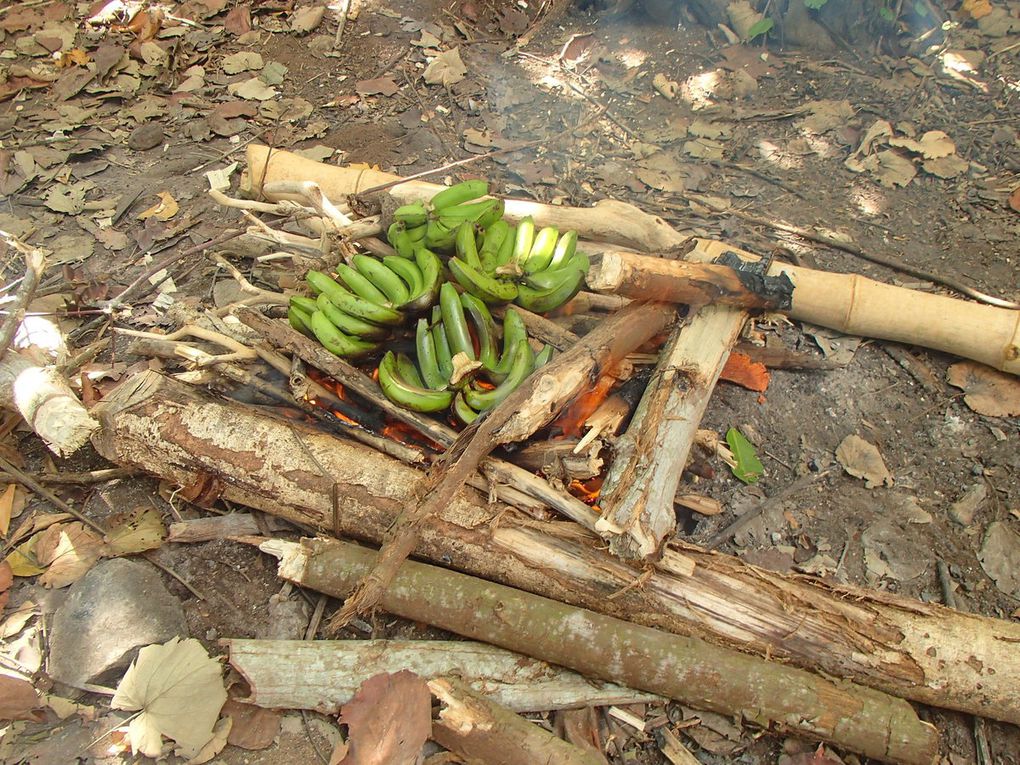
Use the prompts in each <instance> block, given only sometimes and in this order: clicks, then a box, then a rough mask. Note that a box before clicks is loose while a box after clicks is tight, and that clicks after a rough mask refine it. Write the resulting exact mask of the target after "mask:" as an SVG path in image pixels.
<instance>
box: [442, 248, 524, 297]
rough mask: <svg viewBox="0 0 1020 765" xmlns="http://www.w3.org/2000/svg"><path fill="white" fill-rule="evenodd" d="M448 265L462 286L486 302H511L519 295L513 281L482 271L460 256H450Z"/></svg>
mask: <svg viewBox="0 0 1020 765" xmlns="http://www.w3.org/2000/svg"><path fill="white" fill-rule="evenodd" d="M446 265H447V267H448V268H449V269H450V273H451V274H452V275H453V278H454V279H456V280H457V283H458V284H459V285H460V286H461V287H463V288H464V289H465V290H467V291H468V292H470V293H471V294H472V295H474V296H475V297H478V298H481V299H482V300H484V301H485V302H486V303H492V304H499V303H509V302H510V301H511V300H513V299H514V298H515V297H516V296H517V285H516V284H514V283H513V282H511V281H509V280H507V279H500V278H498V277H496V276H489V275H488V274H485V273H482V272H481V271H480V270H479V269H477V268H473V267H472V266H470V265H468V264H467V263H465V262H464V261H463V260H460V259H459V258H450V259H449V260H448V261H447V263H446Z"/></svg>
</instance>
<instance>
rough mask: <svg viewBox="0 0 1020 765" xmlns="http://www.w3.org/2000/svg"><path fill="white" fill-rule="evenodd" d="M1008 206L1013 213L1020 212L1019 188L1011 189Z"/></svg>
mask: <svg viewBox="0 0 1020 765" xmlns="http://www.w3.org/2000/svg"><path fill="white" fill-rule="evenodd" d="M1009 206H1010V207H1011V208H1012V209H1013V211H1014V212H1020V186H1017V187H1016V188H1015V189H1013V193H1012V194H1010V195H1009Z"/></svg>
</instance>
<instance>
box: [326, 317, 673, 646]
mask: <svg viewBox="0 0 1020 765" xmlns="http://www.w3.org/2000/svg"><path fill="white" fill-rule="evenodd" d="M675 316H676V314H675V312H674V311H673V310H672V309H671V308H668V307H666V306H665V305H663V304H662V303H646V304H642V305H634V306H628V307H627V308H624V309H623V310H622V311H620V312H619V313H617V314H614V315H612V316H611V317H609V318H608V319H606V320H605V321H604V322H603V323H602V325H601V326H599V327H598V328H597V329H596V330H594V331H593V332H590V333H589V334H587V335H585V337H584V338H582V339H581V340H580V341H578V342H577V343H576V344H575V345H574V346H573V347H572V348H571V349H570V350H569V351H566V352H564V353H562V354H560V355H559V356H557V357H555V358H554V359H553V360H552V361H550V362H549V363H548V364H546V365H545V366H544V367H542V368H541V369H539V370H538V371H536V372H534V373H533V374H532V375H531V376H530V377H528V379H527V380H525V381H524V382H523V383H522V384H521V385H520V387H518V388H517V389H516V390H515V391H514V392H513V393H511V394H510V395H509V396H507V398H506V399H504V400H503V401H502V402H501V403H500V404H498V405H497V406H496V407H495V408H494V409H492V410H491V411H490V412H489V413H488V414H487V415H486V416H485V417H483V418H481V419H480V420H478V421H477V422H476V423H475V424H473V425H471V426H469V427H468V428H467V429H465V430H464V431H463V432H462V433H461V435H460V436H459V437H458V439H457V441H456V442H455V443H454V444H453V445H452V446H451V447H450V448H449V449H448V450H447V453H446V463H445V464H444V465H443V466H442V469H441V470H440V471H438V472H436V473H435V474H434V475H433V476H432V480H431V481H430V485H429V486H428V488H427V489H426V492H425V493H424V495H423V496H422V497H420V498H418V497H415V499H414V500H413V501H412V502H411V503H410V504H409V505H407V506H406V507H405V508H404V511H403V512H402V513H401V517H400V519H399V520H398V521H397V523H396V524H395V526H394V528H393V531H392V533H391V534H389V535H388V536H387V539H386V541H385V542H384V543H383V545H382V548H381V549H380V550H379V558H378V560H377V562H376V565H375V567H374V568H373V569H372V572H371V574H370V575H369V576H368V577H366V579H365V581H364V582H362V584H361V585H360V586H359V587H358V589H357V590H356V591H355V592H354V594H353V595H352V596H351V597H349V598H348V599H347V600H346V602H345V603H344V605H343V608H341V609H340V610H339V611H338V612H337V613H336V614H335V615H334V616H333V619H332V620H331V623H330V624H331V626H332V627H333V628H334V629H336V630H339V629H340V628H341V627H343V626H344V625H345V624H347V622H348V621H349V620H350V619H352V618H354V616H356V615H357V614H362V613H365V612H366V611H368V610H371V609H372V608H374V607H375V605H376V603H377V602H378V601H379V598H380V597H381V596H382V594H383V592H384V591H385V590H386V588H387V587H388V586H389V584H390V582H392V581H393V577H394V576H396V573H397V570H398V569H399V568H400V564H401V563H403V561H404V560H406V559H407V556H408V555H410V554H411V552H412V550H414V548H415V546H416V545H417V543H418V534H419V529H420V528H421V526H422V524H424V523H427V522H428V521H429V519H430V518H431V516H432V515H434V514H435V513H436V512H437V510H439V509H440V508H442V507H445V506H446V505H448V504H449V503H450V502H451V501H452V500H453V498H454V497H455V496H456V494H457V492H458V491H459V490H460V488H461V487H462V486H463V485H464V483H465V481H466V480H467V479H468V477H469V476H470V475H471V474H472V473H474V471H475V470H476V469H477V468H478V465H479V463H480V462H481V461H482V460H483V459H484V458H485V457H487V456H488V455H489V454H490V453H491V452H492V450H493V449H495V448H496V447H497V446H501V445H502V444H509V443H512V442H514V441H523V440H524V439H526V438H528V437H529V436H530V435H531V434H533V433H535V432H536V431H537V430H539V429H541V428H542V427H544V426H545V425H548V424H549V423H550V422H552V421H553V420H554V419H555V418H556V416H557V415H558V414H559V413H560V412H561V411H562V409H563V407H564V406H566V405H567V404H568V403H569V402H570V401H572V400H573V399H574V398H576V397H577V396H578V395H579V394H580V393H582V392H583V391H584V390H586V389H587V388H588V387H589V386H590V384H591V382H592V381H594V380H597V379H598V378H599V377H601V376H602V373H603V371H604V370H606V369H607V368H610V367H612V366H613V365H615V364H616V363H617V362H619V361H620V360H621V359H623V357H624V356H626V355H627V354H628V353H630V352H631V351H633V350H636V349H637V348H638V347H639V346H640V345H641V344H642V343H644V342H645V341H646V340H648V339H649V338H651V337H652V336H654V335H655V334H657V333H658V332H661V331H662V330H663V329H664V328H665V327H666V326H667V325H668V324H669V323H670V322H671V321H672V320H673V319H674V318H675Z"/></svg>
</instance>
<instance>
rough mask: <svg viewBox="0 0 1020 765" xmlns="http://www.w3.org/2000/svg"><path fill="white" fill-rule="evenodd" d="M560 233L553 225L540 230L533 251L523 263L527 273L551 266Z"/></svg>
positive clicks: (533, 244)
mask: <svg viewBox="0 0 1020 765" xmlns="http://www.w3.org/2000/svg"><path fill="white" fill-rule="evenodd" d="M559 235H560V232H559V231H557V230H556V228H554V227H553V226H546V227H545V228H543V229H542V230H541V231H539V232H538V234H537V235H536V236H535V241H534V242H533V243H532V245H531V251H530V252H529V253H528V256H527V258H526V259H525V261H524V263H522V264H521V265H522V267H523V268H524V271H525V272H526V273H529V274H531V273H535V272H537V271H542V270H544V269H546V268H548V267H549V263H550V262H551V261H552V258H553V253H554V252H555V251H556V240H557V239H558V238H559Z"/></svg>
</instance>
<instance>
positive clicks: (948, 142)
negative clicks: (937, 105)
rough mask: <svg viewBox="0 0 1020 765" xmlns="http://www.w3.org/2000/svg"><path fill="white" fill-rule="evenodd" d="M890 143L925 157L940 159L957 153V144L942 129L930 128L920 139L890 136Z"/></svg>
mask: <svg viewBox="0 0 1020 765" xmlns="http://www.w3.org/2000/svg"><path fill="white" fill-rule="evenodd" d="M889 145H890V146H899V147H900V148H903V149H906V150H907V151H912V152H914V153H915V154H920V155H921V156H922V157H924V158H925V159H938V158H940V157H948V156H950V155H952V154H955V153H956V144H955V143H953V141H952V139H951V138H950V137H949V136H948V135H946V134H945V133H943V132H942V131H941V130H929V131H928V132H927V133H925V134H924V135H923V136H921V137H920V139H914V138H906V137H901V138H890V139H889Z"/></svg>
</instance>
